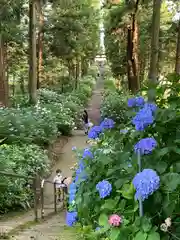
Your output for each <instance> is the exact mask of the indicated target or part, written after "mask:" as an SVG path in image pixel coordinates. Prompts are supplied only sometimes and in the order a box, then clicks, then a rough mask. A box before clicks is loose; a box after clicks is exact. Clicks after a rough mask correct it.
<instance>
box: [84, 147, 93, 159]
mask: <svg viewBox="0 0 180 240" xmlns="http://www.w3.org/2000/svg"><path fill="white" fill-rule="evenodd" d="M82 158H93V154H92V152H91V150H90V149H89V148H85V149H84V152H83V156H82Z"/></svg>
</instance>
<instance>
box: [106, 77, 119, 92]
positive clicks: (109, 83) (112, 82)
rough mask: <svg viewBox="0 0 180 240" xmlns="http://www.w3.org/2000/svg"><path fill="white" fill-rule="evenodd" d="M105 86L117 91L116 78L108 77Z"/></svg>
mask: <svg viewBox="0 0 180 240" xmlns="http://www.w3.org/2000/svg"><path fill="white" fill-rule="evenodd" d="M104 88H105V89H109V90H112V91H115V90H116V85H115V79H114V78H112V77H111V78H108V79H107V78H106V79H105V81H104Z"/></svg>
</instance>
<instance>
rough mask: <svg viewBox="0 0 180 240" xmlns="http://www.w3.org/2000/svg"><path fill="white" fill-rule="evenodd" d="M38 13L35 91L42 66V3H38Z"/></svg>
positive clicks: (38, 85) (39, 79)
mask: <svg viewBox="0 0 180 240" xmlns="http://www.w3.org/2000/svg"><path fill="white" fill-rule="evenodd" d="M37 5H38V12H39V31H38V45H37V46H38V51H37V52H38V56H37V57H38V66H37V89H39V88H40V83H41V80H42V64H43V26H44V16H43V11H42V3H41V1H40V0H39V1H38V4H37Z"/></svg>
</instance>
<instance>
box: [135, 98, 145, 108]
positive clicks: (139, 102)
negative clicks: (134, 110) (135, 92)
mask: <svg viewBox="0 0 180 240" xmlns="http://www.w3.org/2000/svg"><path fill="white" fill-rule="evenodd" d="M135 101H136V107H142V106H143V105H144V102H145V101H144V98H143V97H141V96H140V97H136V98H135Z"/></svg>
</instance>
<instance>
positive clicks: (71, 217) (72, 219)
mask: <svg viewBox="0 0 180 240" xmlns="http://www.w3.org/2000/svg"><path fill="white" fill-rule="evenodd" d="M76 222H77V212H67V213H66V224H67V225H68V226H69V227H72V226H73V225H74V224H75V223H76Z"/></svg>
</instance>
